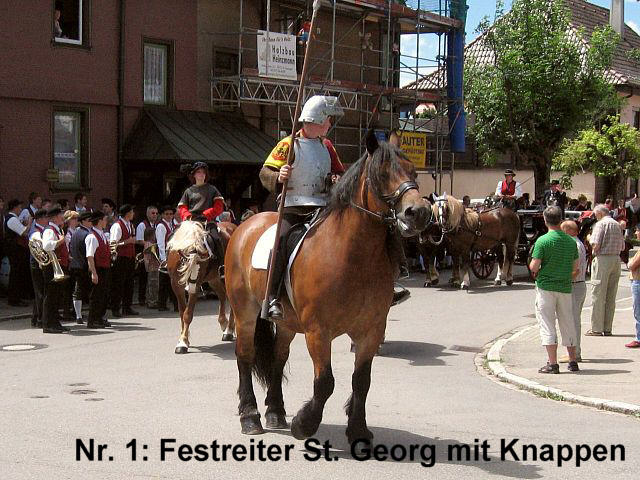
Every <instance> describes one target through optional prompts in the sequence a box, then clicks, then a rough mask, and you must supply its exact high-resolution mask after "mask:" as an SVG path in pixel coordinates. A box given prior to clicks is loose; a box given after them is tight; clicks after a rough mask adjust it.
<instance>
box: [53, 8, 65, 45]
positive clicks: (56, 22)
mask: <svg viewBox="0 0 640 480" xmlns="http://www.w3.org/2000/svg"><path fill="white" fill-rule="evenodd" d="M61 15H62V2H56V6H55V10H54V12H53V36H54V37H55V38H67V37H66V36H65V35H64V34H63V33H62V28H61V27H60V16H61Z"/></svg>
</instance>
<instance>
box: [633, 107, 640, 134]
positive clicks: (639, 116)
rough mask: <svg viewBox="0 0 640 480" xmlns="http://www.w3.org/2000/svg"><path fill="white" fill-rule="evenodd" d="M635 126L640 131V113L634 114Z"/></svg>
mask: <svg viewBox="0 0 640 480" xmlns="http://www.w3.org/2000/svg"><path fill="white" fill-rule="evenodd" d="M633 126H634V128H636V129H637V130H640V111H635V112H633Z"/></svg>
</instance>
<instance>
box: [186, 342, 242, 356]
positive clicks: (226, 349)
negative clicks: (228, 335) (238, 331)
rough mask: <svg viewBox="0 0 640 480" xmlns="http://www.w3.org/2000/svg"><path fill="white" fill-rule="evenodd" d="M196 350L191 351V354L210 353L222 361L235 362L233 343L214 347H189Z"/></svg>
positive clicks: (234, 346) (234, 344)
mask: <svg viewBox="0 0 640 480" xmlns="http://www.w3.org/2000/svg"><path fill="white" fill-rule="evenodd" d="M191 347H192V348H194V349H197V350H191V352H193V353H210V354H212V355H215V356H216V357H218V358H221V359H222V360H235V359H236V343H235V342H224V343H218V344H216V345H207V346H196V345H192V346H191Z"/></svg>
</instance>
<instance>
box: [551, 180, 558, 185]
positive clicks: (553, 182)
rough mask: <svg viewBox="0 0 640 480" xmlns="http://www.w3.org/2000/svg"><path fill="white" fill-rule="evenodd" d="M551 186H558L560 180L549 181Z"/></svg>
mask: <svg viewBox="0 0 640 480" xmlns="http://www.w3.org/2000/svg"><path fill="white" fill-rule="evenodd" d="M551 185H560V180H551Z"/></svg>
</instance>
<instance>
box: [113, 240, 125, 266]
mask: <svg viewBox="0 0 640 480" xmlns="http://www.w3.org/2000/svg"><path fill="white" fill-rule="evenodd" d="M123 245H124V242H118V241H117V240H111V241H110V242H109V251H110V252H111V263H113V262H115V261H116V258H118V247H121V246H123Z"/></svg>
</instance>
